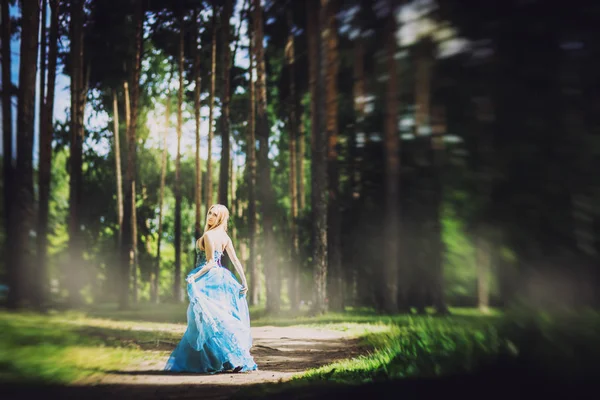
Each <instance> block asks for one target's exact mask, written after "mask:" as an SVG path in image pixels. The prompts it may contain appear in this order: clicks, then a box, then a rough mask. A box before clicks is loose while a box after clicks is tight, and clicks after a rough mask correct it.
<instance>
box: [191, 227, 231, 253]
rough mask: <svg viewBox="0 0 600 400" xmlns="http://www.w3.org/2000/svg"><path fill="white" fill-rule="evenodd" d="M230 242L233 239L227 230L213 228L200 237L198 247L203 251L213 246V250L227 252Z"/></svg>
mask: <svg viewBox="0 0 600 400" xmlns="http://www.w3.org/2000/svg"><path fill="white" fill-rule="evenodd" d="M230 242H231V239H230V238H229V235H227V233H226V232H225V231H223V230H220V229H219V230H212V231H208V232H206V233H205V234H204V235H202V237H201V238H200V239H198V242H197V243H196V247H197V248H198V249H199V250H202V251H206V250H207V249H210V248H212V250H213V251H214V250H217V251H219V252H220V253H221V254H222V253H224V252H225V249H226V248H227V245H228V244H229V243H230Z"/></svg>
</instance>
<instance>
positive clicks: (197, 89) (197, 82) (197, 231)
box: [194, 11, 202, 240]
mask: <svg viewBox="0 0 600 400" xmlns="http://www.w3.org/2000/svg"><path fill="white" fill-rule="evenodd" d="M194 22H195V23H196V29H195V31H194V116H195V117H196V185H195V188H194V198H195V203H196V222H195V225H194V237H195V238H196V240H198V239H200V236H202V225H201V221H202V212H201V210H200V208H201V207H202V195H201V193H202V159H201V158H200V107H201V105H200V93H201V84H202V81H201V77H200V49H199V48H198V47H199V43H198V30H199V29H200V26H199V23H198V12H197V11H196V12H195V13H194Z"/></svg>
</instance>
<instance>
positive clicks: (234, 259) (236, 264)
mask: <svg viewBox="0 0 600 400" xmlns="http://www.w3.org/2000/svg"><path fill="white" fill-rule="evenodd" d="M225 250H226V251H227V255H228V256H229V259H230V260H231V262H232V263H233V265H234V267H235V270H236V271H237V273H238V275H239V276H240V278H241V279H242V285H243V286H244V288H243V289H242V290H241V292H242V293H246V292H247V291H248V282H247V281H246V275H245V274H244V268H242V263H241V262H240V260H239V259H238V257H237V254H236V253H235V249H234V248H233V243H232V242H231V239H228V240H227V246H226V247H225Z"/></svg>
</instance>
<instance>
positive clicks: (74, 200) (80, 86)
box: [67, 0, 86, 306]
mask: <svg viewBox="0 0 600 400" xmlns="http://www.w3.org/2000/svg"><path fill="white" fill-rule="evenodd" d="M83 7H84V2H83V0H74V1H73V2H71V155H70V174H71V178H70V182H69V253H70V262H69V269H70V270H69V271H68V274H67V282H68V283H67V286H68V289H69V301H70V303H71V305H74V306H77V305H79V304H81V301H82V299H81V293H80V289H81V279H80V277H81V268H83V265H82V261H83V258H82V251H83V249H82V241H81V232H80V222H79V209H80V207H81V192H82V185H83V182H82V178H83V177H82V174H83V172H82V163H83V153H82V151H83V140H84V127H83V109H84V102H85V94H86V93H85V88H84V86H86V85H85V83H84V78H83V76H84V73H83V70H84V64H83V19H84V11H83Z"/></svg>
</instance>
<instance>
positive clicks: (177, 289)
mask: <svg viewBox="0 0 600 400" xmlns="http://www.w3.org/2000/svg"><path fill="white" fill-rule="evenodd" d="M184 39H185V29H184V17H183V13H182V14H181V16H180V20H179V54H178V59H177V64H178V65H179V74H178V75H179V91H178V93H177V158H176V159H175V277H174V279H173V297H174V298H175V302H179V301H181V134H182V126H183V110H182V108H183V91H184V90H185V89H184V87H183V84H184V82H183V61H184V58H183V56H184V53H183V52H184V44H185V42H184Z"/></svg>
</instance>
